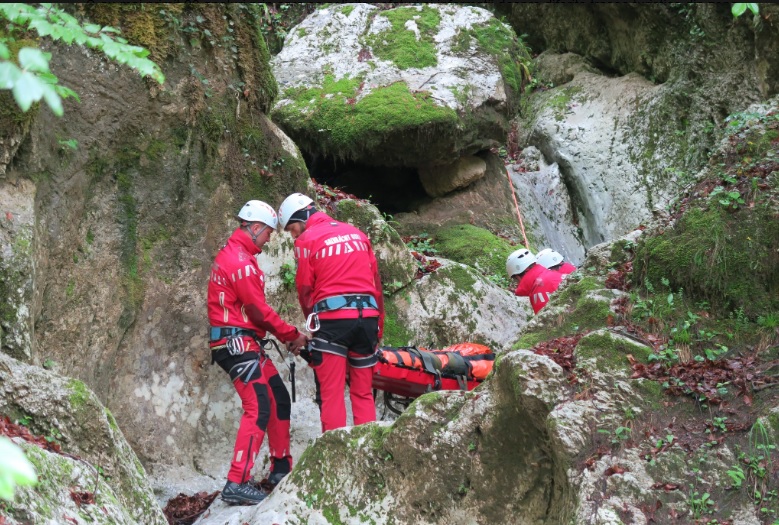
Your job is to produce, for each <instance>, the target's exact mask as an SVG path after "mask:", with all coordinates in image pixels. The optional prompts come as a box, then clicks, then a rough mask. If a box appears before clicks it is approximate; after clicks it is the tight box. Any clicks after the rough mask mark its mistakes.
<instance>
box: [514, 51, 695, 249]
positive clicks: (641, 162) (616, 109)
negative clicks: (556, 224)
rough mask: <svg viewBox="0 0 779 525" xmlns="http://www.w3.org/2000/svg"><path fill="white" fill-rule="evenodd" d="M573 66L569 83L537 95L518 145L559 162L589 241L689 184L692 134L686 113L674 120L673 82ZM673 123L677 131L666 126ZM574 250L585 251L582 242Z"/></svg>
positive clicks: (618, 231)
mask: <svg viewBox="0 0 779 525" xmlns="http://www.w3.org/2000/svg"><path fill="white" fill-rule="evenodd" d="M558 58H560V59H565V60H568V58H569V57H567V56H561V57H558ZM547 62H551V60H550V59H549V57H547ZM569 70H570V71H572V75H573V78H572V79H571V80H570V81H569V82H567V83H565V84H563V85H559V86H556V87H555V88H552V89H548V90H546V91H543V92H539V93H536V94H534V96H533V97H532V98H531V102H530V111H528V112H527V113H526V114H525V117H524V118H523V120H522V124H521V130H522V131H521V134H520V145H521V146H523V147H527V146H534V147H536V148H537V149H538V150H540V151H541V153H542V154H543V159H542V162H543V164H546V165H554V164H556V165H557V168H558V169H559V172H560V179H561V182H562V185H561V186H560V187H561V189H562V188H564V191H565V192H566V193H567V195H568V198H569V199H570V203H571V204H570V210H571V211H570V213H571V214H572V215H573V216H574V217H575V218H576V226H578V228H580V229H581V232H577V234H576V235H575V237H578V238H579V239H580V243H581V245H583V247H584V248H588V247H590V246H593V245H595V244H599V243H601V242H603V241H604V240H610V239H614V238H616V237H618V236H620V235H623V234H625V233H627V232H628V231H631V230H632V229H633V228H634V227H635V226H637V225H638V223H640V222H641V221H643V220H647V219H649V218H650V217H651V216H652V211H653V209H654V208H655V207H663V206H665V205H666V204H667V203H668V202H669V201H670V199H671V197H672V196H673V195H674V194H675V192H676V191H678V189H679V186H680V185H681V184H684V183H685V179H684V172H683V169H682V168H683V167H684V164H683V162H685V160H684V159H685V158H686V156H687V152H688V147H689V142H688V139H689V137H687V136H686V135H685V132H684V130H683V126H684V124H683V122H684V120H683V119H682V120H674V119H677V117H678V114H679V113H680V112H681V111H682V109H683V104H684V100H683V99H682V98H679V97H677V96H676V94H675V93H674V92H673V91H672V90H671V88H670V87H669V86H666V85H660V86H658V85H654V84H652V83H651V82H649V81H648V80H646V79H644V78H643V77H641V76H639V75H636V74H629V75H625V76H623V77H618V78H611V77H607V76H605V75H601V74H598V73H594V72H591V71H590V70H588V69H586V68H582V67H580V68H570V69H569ZM674 122H677V123H678V125H679V133H674V132H673V130H669V129H668V128H669V127H673V126H674V125H675V124H674ZM604 144H606V145H608V147H604ZM516 177H518V178H520V179H522V178H527V177H529V176H528V175H525V174H522V173H518V174H516V175H515V178H516ZM522 185H523V186H527V185H528V182H525V183H522ZM550 189H551V188H550ZM558 220H560V218H558ZM574 244H575V243H572V242H571V240H566V241H565V242H564V245H572V246H573V245H574ZM574 249H575V250H576V251H578V252H579V253H578V254H576V255H579V256H580V254H581V248H577V247H575V246H574ZM569 255H570V256H574V254H573V253H569Z"/></svg>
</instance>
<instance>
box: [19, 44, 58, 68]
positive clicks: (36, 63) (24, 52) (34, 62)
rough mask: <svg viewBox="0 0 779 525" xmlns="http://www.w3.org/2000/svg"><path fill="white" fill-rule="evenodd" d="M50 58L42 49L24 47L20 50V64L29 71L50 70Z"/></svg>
mask: <svg viewBox="0 0 779 525" xmlns="http://www.w3.org/2000/svg"><path fill="white" fill-rule="evenodd" d="M49 58H50V57H47V56H46V54H45V53H44V52H43V51H41V50H40V49H37V48H34V47H23V48H22V49H20V50H19V64H20V65H21V66H22V67H23V68H24V69H27V70H28V71H35V72H38V73H48V72H49Z"/></svg>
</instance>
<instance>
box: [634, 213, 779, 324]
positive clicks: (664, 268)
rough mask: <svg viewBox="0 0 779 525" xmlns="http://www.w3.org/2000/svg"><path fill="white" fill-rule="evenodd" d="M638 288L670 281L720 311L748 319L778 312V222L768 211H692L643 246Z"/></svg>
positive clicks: (638, 263) (638, 257)
mask: <svg viewBox="0 0 779 525" xmlns="http://www.w3.org/2000/svg"><path fill="white" fill-rule="evenodd" d="M634 268H635V275H636V276H637V278H638V279H639V282H641V283H643V282H644V281H645V279H648V280H649V281H650V282H652V283H655V284H656V283H659V282H660V281H661V279H663V278H667V279H668V280H669V281H670V283H671V284H670V286H671V288H672V289H675V290H677V289H682V288H683V289H684V292H685V294H688V295H689V296H691V297H692V298H694V299H698V300H701V299H702V300H706V301H708V302H709V303H710V304H711V305H712V307H714V308H716V309H718V310H720V311H733V310H737V309H740V308H743V311H744V313H745V314H746V315H747V316H749V317H756V316H758V315H760V314H763V313H765V312H771V311H776V310H778V309H779V221H777V220H776V216H775V211H773V210H772V209H771V207H770V206H769V205H764V204H762V203H761V204H758V205H756V206H755V207H754V208H751V209H747V208H745V209H741V210H739V211H737V212H735V213H733V212H732V211H728V210H726V209H725V208H723V207H722V206H720V205H719V204H718V203H716V202H712V203H711V205H710V206H708V207H707V208H702V209H701V208H698V209H692V210H690V211H688V212H687V213H686V214H685V215H684V216H683V217H682V218H681V219H680V220H679V221H678V222H677V224H676V225H675V226H674V227H673V228H672V229H669V230H666V231H665V232H663V233H661V234H659V235H657V236H656V237H651V238H648V239H645V240H644V241H643V242H641V243H640V244H639V247H638V249H637V255H636V260H635V262H634Z"/></svg>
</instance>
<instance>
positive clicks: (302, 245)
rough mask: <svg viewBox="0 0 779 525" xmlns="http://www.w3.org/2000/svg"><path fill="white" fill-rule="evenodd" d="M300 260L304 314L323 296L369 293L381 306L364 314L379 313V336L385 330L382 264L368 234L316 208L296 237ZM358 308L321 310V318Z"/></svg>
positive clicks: (350, 315)
mask: <svg viewBox="0 0 779 525" xmlns="http://www.w3.org/2000/svg"><path fill="white" fill-rule="evenodd" d="M295 258H297V261H298V269H297V274H296V276H295V284H296V286H297V291H298V299H299V301H300V307H301V308H302V309H303V314H304V315H305V316H306V317H308V315H309V314H310V313H311V312H312V311H313V310H314V305H315V304H316V303H317V302H319V301H321V300H322V299H327V298H328V297H333V296H337V295H349V294H370V295H372V296H373V298H374V299H376V304H377V305H378V309H373V308H367V309H364V310H363V316H364V317H377V316H378V317H379V337H381V336H382V334H383V331H384V298H383V296H382V288H381V279H380V277H379V266H378V264H377V263H376V256H375V255H374V253H373V248H372V247H371V242H370V240H368V237H367V236H366V235H365V234H364V233H363V232H361V231H360V230H358V229H357V228H355V227H354V226H352V225H351V224H346V223H343V222H339V221H336V220H334V219H333V218H331V217H330V216H328V215H327V214H325V213H322V212H316V213H314V214H313V215H311V216H310V217H309V218H308V220H307V221H306V229H305V231H304V232H303V233H302V234H301V235H300V236H299V237H298V238H297V239H296V240H295ZM357 316H358V311H357V310H356V309H346V308H343V309H340V310H332V311H329V312H321V313H320V314H319V318H320V319H355V318H357Z"/></svg>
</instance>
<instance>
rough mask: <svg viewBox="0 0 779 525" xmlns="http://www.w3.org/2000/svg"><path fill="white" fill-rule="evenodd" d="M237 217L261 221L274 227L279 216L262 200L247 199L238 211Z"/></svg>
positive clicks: (249, 220) (277, 222)
mask: <svg viewBox="0 0 779 525" xmlns="http://www.w3.org/2000/svg"><path fill="white" fill-rule="evenodd" d="M238 219H239V220H242V221H246V222H261V223H263V224H266V225H268V226H270V227H271V228H273V229H274V230H275V229H276V226H277V225H278V224H279V218H278V216H277V215H276V210H274V209H273V208H272V207H271V205H270V204H267V203H264V202H262V201H249V202H247V203H246V204H244V205H243V208H241V211H239V212H238Z"/></svg>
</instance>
